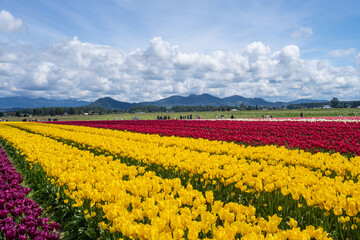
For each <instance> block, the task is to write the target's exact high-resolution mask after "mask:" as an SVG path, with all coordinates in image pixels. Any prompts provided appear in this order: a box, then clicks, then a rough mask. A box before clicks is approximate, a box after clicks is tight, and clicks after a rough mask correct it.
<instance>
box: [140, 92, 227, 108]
mask: <svg viewBox="0 0 360 240" xmlns="http://www.w3.org/2000/svg"><path fill="white" fill-rule="evenodd" d="M134 105H137V106H144V105H154V106H165V107H172V106H209V105H212V106H220V105H222V104H221V98H218V97H214V96H211V95H210V94H206V93H205V94H202V95H195V94H191V95H189V96H187V97H183V96H171V97H168V98H164V99H161V100H158V101H154V102H141V103H137V104H134Z"/></svg>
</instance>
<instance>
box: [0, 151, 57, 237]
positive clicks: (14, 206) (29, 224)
mask: <svg viewBox="0 0 360 240" xmlns="http://www.w3.org/2000/svg"><path fill="white" fill-rule="evenodd" d="M22 181H23V178H22V177H21V175H20V173H18V172H17V171H16V170H15V168H14V166H13V164H12V162H11V161H10V160H9V159H8V157H7V155H6V154H5V152H4V151H3V149H2V148H1V147H0V230H1V232H2V233H0V238H1V235H3V237H4V238H5V239H7V240H8V239H19V240H26V239H37V240H44V239H49V240H55V239H59V237H58V236H57V233H56V230H57V229H58V227H59V225H58V224H57V223H55V222H52V223H51V224H50V222H49V219H48V218H44V217H41V215H42V212H43V210H42V209H41V208H40V207H39V205H38V204H37V203H35V202H33V201H32V200H31V199H29V198H27V197H26V195H27V194H28V193H29V192H30V189H29V188H25V187H23V186H21V183H22Z"/></svg>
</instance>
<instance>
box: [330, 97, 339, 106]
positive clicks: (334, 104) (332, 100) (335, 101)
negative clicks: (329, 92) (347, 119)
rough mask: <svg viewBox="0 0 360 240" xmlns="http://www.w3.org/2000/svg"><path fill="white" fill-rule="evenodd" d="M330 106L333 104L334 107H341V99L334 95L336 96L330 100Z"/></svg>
mask: <svg viewBox="0 0 360 240" xmlns="http://www.w3.org/2000/svg"><path fill="white" fill-rule="evenodd" d="M330 106H331V107H332V108H339V107H340V100H339V99H337V98H335V97H334V98H333V99H331V101H330Z"/></svg>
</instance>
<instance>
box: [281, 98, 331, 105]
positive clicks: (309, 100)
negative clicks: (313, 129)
mask: <svg viewBox="0 0 360 240" xmlns="http://www.w3.org/2000/svg"><path fill="white" fill-rule="evenodd" d="M322 102H329V101H328V100H312V99H298V100H295V101H291V102H288V103H287V104H288V105H289V104H302V103H322Z"/></svg>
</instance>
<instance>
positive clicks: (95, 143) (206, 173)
mask: <svg viewBox="0 0 360 240" xmlns="http://www.w3.org/2000/svg"><path fill="white" fill-rule="evenodd" d="M12 125H13V126H17V127H20V128H24V129H27V130H31V131H34V132H37V133H41V134H44V135H47V136H52V137H53V138H57V139H63V140H71V141H73V142H77V143H79V145H82V146H86V147H87V148H89V147H92V148H93V149H103V150H107V151H108V152H110V153H112V154H114V155H122V156H126V157H131V158H134V159H138V160H141V161H142V162H143V163H146V164H148V165H149V166H150V165H152V164H157V165H160V166H162V167H163V168H172V169H179V170H180V171H181V172H182V173H183V174H185V173H189V174H190V175H194V176H197V178H198V179H197V180H195V181H203V185H202V187H204V188H208V187H210V188H211V189H213V190H214V192H215V193H216V194H215V195H217V194H221V192H222V191H224V190H226V189H231V187H235V189H233V190H232V191H234V193H235V192H238V193H239V192H241V193H240V194H241V195H243V197H244V196H245V195H246V193H249V194H252V195H253V196H254V195H255V194H257V193H258V194H260V193H261V194H263V193H264V192H268V193H272V192H276V189H281V193H282V198H284V196H287V195H288V194H289V193H291V196H292V197H291V198H292V199H293V200H296V201H298V203H299V204H300V205H302V204H303V203H305V204H306V205H307V206H308V207H311V206H320V207H321V208H322V209H325V211H329V210H331V211H330V213H331V214H332V215H333V218H334V217H335V215H336V216H339V217H340V218H339V219H342V218H341V216H342V215H343V214H344V215H343V216H344V217H345V216H346V215H348V216H347V217H351V219H350V218H349V221H347V224H350V226H351V225H352V224H353V223H355V222H357V221H358V212H359V206H360V204H359V202H358V201H357V200H356V199H359V197H357V196H358V195H359V185H358V184H357V183H354V181H356V182H357V181H358V175H359V164H358V163H359V161H360V159H359V157H356V158H352V159H350V160H348V159H347V158H345V157H343V156H341V155H339V154H337V155H336V154H333V155H329V154H324V153H318V154H315V155H312V154H309V153H305V152H300V153H299V152H298V151H290V150H287V149H285V148H277V147H274V146H272V147H271V146H266V147H248V148H245V147H243V146H239V145H236V144H232V143H224V142H217V141H208V140H201V139H197V140H195V139H183V138H175V137H170V138H168V137H160V136H156V135H144V134H138V133H130V132H127V133H123V132H119V131H112V130H106V129H96V128H86V127H76V126H62V125H46V124H42V125H39V124H35V123H32V124H23V123H18V124H12ZM120 143H121V144H120ZM209 151H210V152H211V153H210V154H209ZM314 167H317V168H318V169H317V170H316V171H313V170H312V169H313V168H314ZM344 167H345V168H344ZM328 168H331V169H334V171H333V173H331V171H330V170H329V169H328ZM330 174H333V175H334V176H329V177H327V176H326V175H330ZM346 178H350V179H352V180H346ZM201 179H203V180H201ZM192 184H193V186H194V187H195V185H197V183H196V182H192ZM219 187H220V189H216V188H219ZM236 189H238V190H236ZM230 192H231V191H230ZM281 193H280V194H281ZM291 198H290V199H291ZM270 203H271V201H270V200H269V201H268V202H267V203H265V204H270ZM343 210H345V211H346V214H345V213H344V212H343ZM303 211H306V209H304V210H303ZM330 213H329V212H327V213H326V212H325V213H324V214H330ZM354 226H356V225H354Z"/></svg>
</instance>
